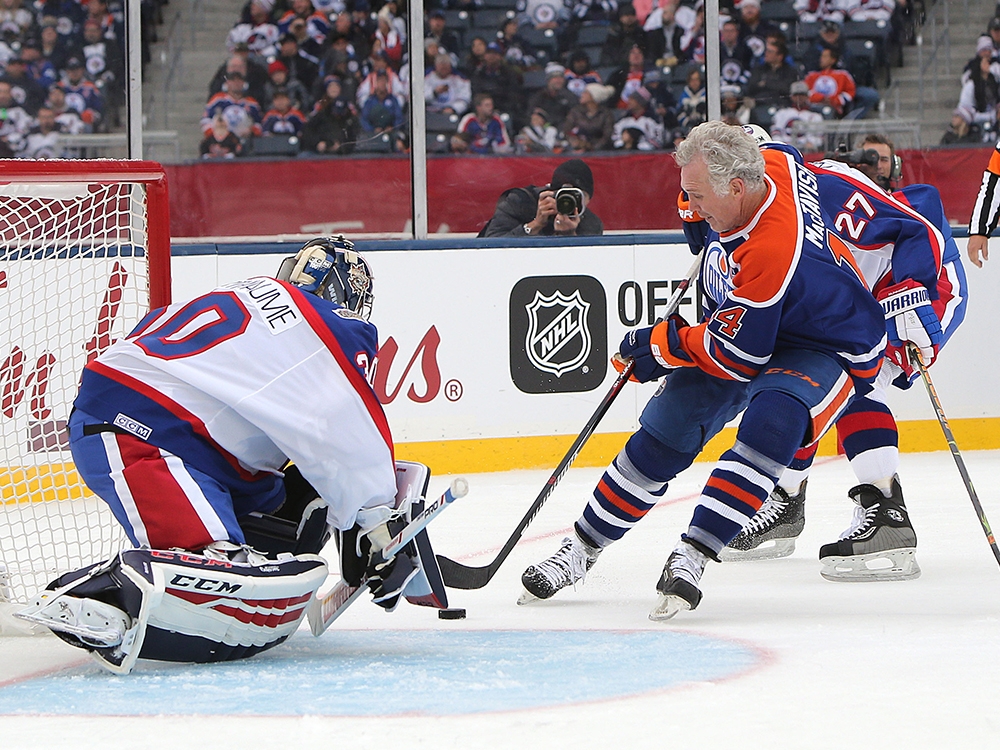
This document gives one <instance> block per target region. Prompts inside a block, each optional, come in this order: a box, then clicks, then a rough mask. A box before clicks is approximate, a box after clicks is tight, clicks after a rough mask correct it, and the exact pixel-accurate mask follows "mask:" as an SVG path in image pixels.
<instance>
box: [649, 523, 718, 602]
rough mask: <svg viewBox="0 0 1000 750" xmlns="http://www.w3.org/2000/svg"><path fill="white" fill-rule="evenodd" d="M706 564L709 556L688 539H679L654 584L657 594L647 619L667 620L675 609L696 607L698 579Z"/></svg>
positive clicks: (699, 592) (698, 592) (699, 595)
mask: <svg viewBox="0 0 1000 750" xmlns="http://www.w3.org/2000/svg"><path fill="white" fill-rule="evenodd" d="M706 564H708V557H707V556H706V555H704V554H702V552H701V551H699V550H698V549H696V548H695V547H693V546H692V545H690V544H688V543H687V542H685V541H681V542H680V543H679V544H678V545H677V546H676V547H674V551H673V552H671V553H670V556H669V557H668V558H667V562H666V564H665V565H664V566H663V573H662V575H660V580H659V582H658V583H657V584H656V590H657V591H658V592H660V596H659V599H657V602H656V606H655V607H653V611H652V612H650V613H649V619H650V620H669V619H670V618H671V617H673V616H674V615H676V614H677V613H678V612H686V611H688V610H691V609H695V608H697V606H698V603H699V602H700V601H701V590H700V589H699V588H698V582H699V581H700V580H701V574H702V573H703V572H704V571H705V565H706Z"/></svg>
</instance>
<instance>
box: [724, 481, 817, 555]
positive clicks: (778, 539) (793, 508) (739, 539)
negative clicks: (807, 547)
mask: <svg viewBox="0 0 1000 750" xmlns="http://www.w3.org/2000/svg"><path fill="white" fill-rule="evenodd" d="M805 499H806V485H805V482H803V483H802V488H801V489H800V490H799V492H798V494H796V495H791V496H789V495H788V493H787V492H785V491H784V490H783V489H782V488H781V487H775V488H774V492H772V493H771V494H770V495H769V496H768V498H767V500H765V501H764V504H763V505H762V506H761V507H760V510H759V511H757V513H756V515H755V516H754V517H753V518H751V519H750V523H748V524H747V525H746V527H745V528H744V529H743V530H742V531H741V532H740V533H739V534H737V535H736V538H735V539H733V541H731V542H730V543H729V545H728V546H727V547H726V548H725V549H723V550H722V552H721V553H720V554H719V559H721V560H722V561H723V562H746V561H750V560H774V559H777V558H779V557H788V556H789V555H790V554H792V553H793V552H794V551H795V539H796V538H797V537H798V536H799V534H801V533H802V529H804V528H805V525H806V513H805Z"/></svg>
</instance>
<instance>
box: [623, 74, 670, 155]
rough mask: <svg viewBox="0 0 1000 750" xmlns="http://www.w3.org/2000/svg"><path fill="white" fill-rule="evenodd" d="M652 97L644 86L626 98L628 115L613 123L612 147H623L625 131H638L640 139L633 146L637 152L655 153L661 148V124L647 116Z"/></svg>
mask: <svg viewBox="0 0 1000 750" xmlns="http://www.w3.org/2000/svg"><path fill="white" fill-rule="evenodd" d="M652 98H653V97H652V95H651V94H650V93H649V91H648V90H647V89H646V87H645V86H639V87H638V88H637V89H634V90H633V91H632V93H631V94H629V97H628V114H626V115H625V117H623V118H621V119H620V120H619V121H618V122H616V123H615V128H614V134H613V136H612V137H613V139H614V147H615V148H616V149H620V148H624V147H625V137H624V134H625V131H626V130H629V129H633V130H638V131H639V133H641V135H642V137H641V138H639V140H638V142H637V143H636V144H635V149H636V150H638V151H656V150H657V149H661V148H663V124H662V123H659V122H657V121H656V120H655V119H653V118H652V117H650V116H649V104H650V102H651V101H652Z"/></svg>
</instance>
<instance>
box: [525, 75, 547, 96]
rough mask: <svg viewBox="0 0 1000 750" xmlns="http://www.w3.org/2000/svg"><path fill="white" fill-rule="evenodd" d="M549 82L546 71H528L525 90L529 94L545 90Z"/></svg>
mask: <svg viewBox="0 0 1000 750" xmlns="http://www.w3.org/2000/svg"><path fill="white" fill-rule="evenodd" d="M547 81H548V79H547V77H546V75H545V71H544V70H526V71H525V72H524V90H525V91H527V92H529V93H530V92H532V91H537V90H538V89H542V88H545V84H546V83H547Z"/></svg>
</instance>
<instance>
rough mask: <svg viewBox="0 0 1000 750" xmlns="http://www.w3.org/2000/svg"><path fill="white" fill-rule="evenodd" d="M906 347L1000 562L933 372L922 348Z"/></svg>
mask: <svg viewBox="0 0 1000 750" xmlns="http://www.w3.org/2000/svg"><path fill="white" fill-rule="evenodd" d="M906 349H907V352H908V353H909V355H910V360H911V361H912V362H913V363H914V364H915V365H916V366H917V368H918V369H919V370H920V377H921V378H923V381H924V386H926V388H927V395H928V396H930V399H931V406H933V407H934V413H935V414H936V415H937V420H938V423H939V424H940V425H941V431H942V432H944V439H945V440H947V441H948V448H949V449H950V450H951V455H952V457H953V458H954V459H955V464H956V465H957V466H958V473H959V474H961V475H962V481H963V482H965V489H966V491H968V493H969V499H970V500H972V507H973V508H975V509H976V516H977V517H978V518H979V523H980V525H981V526H982V527H983V532H984V533H985V534H986V541H988V542H989V543H990V549H992V550H993V556H994V557H995V558H996V559H997V563H998V564H1000V548H998V547H997V541H996V539H995V538H994V537H993V530H992V529H991V528H990V522H989V521H988V520H987V519H986V511H984V510H983V506H982V504H981V503H980V502H979V496H978V495H977V494H976V488H975V487H973V486H972V478H971V477H970V476H969V471H968V469H966V468H965V461H964V460H963V459H962V454H961V453H959V452H958V443H956V442H955V435H954V434H953V433H952V431H951V427H950V426H949V425H948V417H946V416H945V413H944V407H943V406H941V399H940V398H938V395H937V389H936V388H935V387H934V381H932V380H931V374H930V372H929V371H928V369H927V365H926V364H924V358H923V356H922V355H921V354H920V349H918V348H917V346H916V345H914V344H912V343H910V344H907V345H906Z"/></svg>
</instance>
